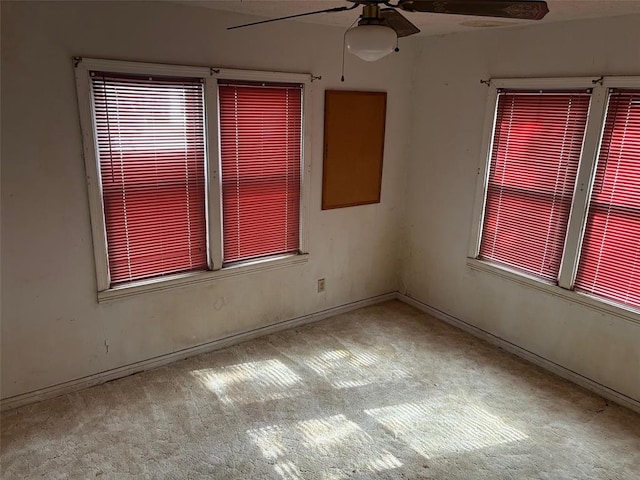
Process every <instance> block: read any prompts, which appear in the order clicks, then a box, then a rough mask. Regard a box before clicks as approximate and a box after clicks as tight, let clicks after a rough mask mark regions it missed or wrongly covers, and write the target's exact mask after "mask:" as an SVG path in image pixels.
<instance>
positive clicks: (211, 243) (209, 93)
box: [74, 57, 312, 302]
mask: <svg viewBox="0 0 640 480" xmlns="http://www.w3.org/2000/svg"><path fill="white" fill-rule="evenodd" d="M74 67H75V68H74V70H75V79H76V92H77V97H78V111H79V116H80V127H81V133H82V144H83V157H84V163H85V174H86V180H87V189H88V196H89V211H90V219H91V234H92V243H93V254H94V261H95V268H96V271H95V273H96V287H97V299H98V302H102V301H106V300H112V299H116V298H122V297H128V296H131V295H137V294H140V293H145V292H150V291H158V290H164V289H167V288H173V287H178V286H184V285H189V284H194V283H201V282H205V281H212V280H215V279H220V278H226V277H230V276H234V275H239V274H244V273H249V272H255V271H262V270H268V269H271V268H282V267H284V266H289V265H296V264H300V263H305V262H307V261H308V235H309V234H308V229H309V214H308V204H309V195H310V189H311V179H310V176H311V161H310V151H311V149H310V148H309V146H310V145H311V144H310V142H311V129H310V128H309V125H308V124H309V122H310V121H311V98H312V92H311V90H312V81H311V75H310V74H309V73H288V72H274V71H259V70H238V69H229V68H218V67H203V66H186V65H169V64H158V63H143V62H129V61H119V60H107V59H97V58H81V57H74ZM94 70H99V71H107V72H113V73H131V74H144V75H147V74H148V75H168V76H178V77H180V76H184V77H192V78H201V79H202V80H203V82H204V107H205V108H204V110H205V129H206V131H205V139H206V147H205V148H206V163H205V172H206V197H207V198H206V205H205V206H206V221H207V229H206V232H207V260H208V268H209V270H207V271H198V272H186V273H180V274H175V275H167V276H161V277H153V278H150V279H145V280H141V281H137V282H129V283H126V284H123V285H118V286H115V287H112V286H111V285H110V278H109V264H108V254H107V236H106V224H105V217H104V205H103V199H102V184H101V180H100V172H99V167H98V155H97V149H96V146H97V140H96V137H95V135H96V134H95V128H94V119H93V98H92V95H93V94H92V88H91V76H90V72H91V71H94ZM222 79H224V80H250V81H262V82H276V83H277V82H285V83H300V84H302V85H303V90H302V129H303V130H302V139H303V141H302V151H301V152H300V155H301V169H300V172H301V173H300V175H301V178H300V217H301V218H300V247H299V250H300V253H299V254H293V255H275V256H272V257H265V258H260V259H256V260H252V261H247V262H241V263H238V264H234V265H231V266H228V267H224V268H223V267H222V199H221V196H220V192H221V178H220V172H221V168H220V155H219V135H218V131H219V118H218V88H217V86H218V80H222Z"/></svg>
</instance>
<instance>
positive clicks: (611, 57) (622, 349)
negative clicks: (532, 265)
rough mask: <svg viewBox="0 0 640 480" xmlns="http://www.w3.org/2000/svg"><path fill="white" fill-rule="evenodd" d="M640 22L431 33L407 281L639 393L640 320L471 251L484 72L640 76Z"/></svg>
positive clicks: (495, 330) (536, 349)
mask: <svg viewBox="0 0 640 480" xmlns="http://www.w3.org/2000/svg"><path fill="white" fill-rule="evenodd" d="M639 26H640V16H637V15H635V16H626V17H618V18H610V19H603V20H591V21H581V22H573V23H566V24H551V25H547V26H535V27H531V28H527V29H520V30H491V31H481V32H473V33H468V34H467V33H465V34H458V35H450V36H444V37H439V38H424V39H420V47H419V52H418V53H417V56H418V61H417V71H416V73H415V102H414V104H415V105H416V109H415V110H414V112H413V127H412V128H413V130H412V138H411V141H412V150H411V158H410V168H409V172H408V174H409V187H408V188H409V193H408V195H407V204H406V208H407V228H408V236H407V239H408V246H407V252H406V256H405V258H404V269H403V276H402V280H401V286H400V290H401V291H404V292H406V293H407V294H409V295H410V296H412V297H414V298H416V299H418V300H420V301H422V302H424V303H427V304H429V305H431V306H433V307H436V308H438V309H440V310H442V311H444V312H446V313H448V314H450V315H453V316H454V317H457V318H459V319H461V320H464V321H466V322H468V323H470V324H473V325H475V326H477V327H479V328H481V329H484V330H486V331H488V332H490V333H492V334H494V335H497V336H498V337H501V338H503V339H506V340H508V341H510V342H512V343H515V344H516V345H519V346H520V347H523V348H525V349H527V350H529V351H531V352H533V353H535V354H538V355H540V356H542V357H544V358H546V359H548V360H551V361H553V362H555V363H557V364H560V365H562V366H564V367H565V368H568V369H570V370H572V371H574V372H577V373H579V374H581V375H584V376H586V377H588V378H590V379H592V380H595V381H596V382H599V383H601V384H603V385H606V386H608V387H609V388H612V389H614V390H616V391H618V392H620V393H622V394H624V395H627V396H629V397H631V398H633V399H636V400H640V323H634V322H631V321H629V320H625V319H623V318H620V317H617V316H613V315H608V314H604V313H602V312H600V311H597V310H593V309H591V308H589V307H585V306H582V305H579V304H576V303H572V302H570V301H568V300H566V299H563V298H559V297H557V296H554V295H550V294H548V293H543V292H541V291H538V290H534V289H531V288H529V287H526V286H523V285H520V284H518V283H515V282H513V281H510V280H506V279H502V278H500V277H496V276H494V275H491V274H489V273H485V272H480V271H472V270H470V268H468V267H467V266H466V263H465V260H466V255H467V249H468V246H469V238H470V230H471V222H472V211H473V204H474V196H475V191H476V172H477V167H478V162H479V161H480V154H481V152H480V150H481V142H482V135H483V122H484V115H485V108H486V100H487V87H486V86H484V85H482V84H481V83H480V79H488V78H491V77H493V78H500V77H547V76H583V75H584V76H597V77H599V76H600V75H625V74H626V75H640V28H638V27H639ZM634 318H635V320H636V322H640V318H638V316H637V315H636V316H635V317H634Z"/></svg>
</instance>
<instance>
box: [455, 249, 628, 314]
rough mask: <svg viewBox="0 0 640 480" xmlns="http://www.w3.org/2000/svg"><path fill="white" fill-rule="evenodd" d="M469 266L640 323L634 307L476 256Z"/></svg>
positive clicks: (469, 260) (469, 261)
mask: <svg viewBox="0 0 640 480" xmlns="http://www.w3.org/2000/svg"><path fill="white" fill-rule="evenodd" d="M467 267H469V268H470V269H472V270H478V271H482V272H487V273H490V274H492V275H496V276H498V277H502V278H506V279H507V280H511V281H514V282H516V283H519V284H521V285H525V286H527V287H531V288H535V289H536V290H540V291H542V292H545V293H549V294H551V295H555V296H556V297H560V298H564V299H565V300H569V301H571V302H575V303H579V304H581V305H584V306H586V307H589V308H592V309H594V310H598V311H599V312H602V313H606V314H608V315H615V316H617V317H620V318H622V319H624V320H629V321H631V322H634V323H638V324H640V310H637V309H635V308H633V307H628V306H623V305H620V304H616V303H613V302H609V301H607V300H604V299H600V298H596V297H592V296H591V295H587V294H584V293H581V292H575V291H573V290H566V289H564V288H561V287H559V286H557V285H555V284H553V283H549V282H546V281H544V280H541V279H538V278H536V277H533V276H530V275H527V274H525V273H522V272H518V271H516V270H511V269H509V268H506V267H502V266H498V265H493V264H490V263H487V262H483V261H481V260H477V259H475V258H467Z"/></svg>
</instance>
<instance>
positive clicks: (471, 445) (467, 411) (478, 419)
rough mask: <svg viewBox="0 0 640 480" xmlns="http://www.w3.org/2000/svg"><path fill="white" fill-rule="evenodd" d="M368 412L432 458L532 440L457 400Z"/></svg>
mask: <svg viewBox="0 0 640 480" xmlns="http://www.w3.org/2000/svg"><path fill="white" fill-rule="evenodd" d="M365 413H367V414H368V415H371V416H372V417H373V418H375V419H376V421H378V422H379V423H380V424H382V425H383V426H384V427H386V428H387V429H388V430H390V431H391V432H392V433H393V434H394V435H395V436H396V438H399V439H400V440H402V441H404V442H405V443H406V444H407V445H409V446H410V447H411V448H412V449H413V450H415V451H416V452H418V453H419V454H420V455H422V456H424V457H425V458H428V459H429V458H435V457H439V456H442V455H446V454H451V453H460V452H469V451H472V450H478V449H481V448H487V447H493V446H496V445H501V444H505V443H510V442H517V441H521V440H525V439H527V438H528V437H527V435H526V434H524V433H523V432H521V431H519V430H517V429H515V428H513V427H510V426H509V425H507V424H506V423H504V422H503V421H502V420H500V419H499V418H498V417H496V416H495V415H492V414H490V413H489V412H487V411H486V410H484V409H482V408H480V407H479V406H477V405H473V404H465V403H464V402H461V401H460V399H459V398H456V397H445V398H439V399H436V401H433V400H432V401H424V402H419V403H404V404H400V405H393V406H389V407H382V408H374V409H371V410H365Z"/></svg>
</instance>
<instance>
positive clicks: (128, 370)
mask: <svg viewBox="0 0 640 480" xmlns="http://www.w3.org/2000/svg"><path fill="white" fill-rule="evenodd" d="M395 298H396V293H395V292H391V293H386V294H383V295H377V296H375V297H370V298H367V299H364V300H358V301H356V302H351V303H347V304H345V305H341V306H338V307H332V308H328V309H326V310H321V311H318V312H315V313H311V314H309V315H303V316H301V317H296V318H292V319H290V320H285V321H282V322H278V323H274V324H272V325H268V326H265V327H260V328H256V329H253V330H248V331H245V332H241V333H237V334H234V335H229V336H228V337H224V338H221V339H218V340H214V341H211V342H207V343H203V344H200V345H196V346H193V347H189V348H185V349H183V350H179V351H176V352H171V353H167V354H166V355H160V356H158V357H154V358H150V359H147V360H142V361H140V362H135V363H132V364H129V365H125V366H122V367H118V368H114V369H111V370H106V371H104V372H100V373H96V374H93V375H89V376H86V377H82V378H78V379H75V380H70V381H68V382H64V383H60V384H57V385H52V386H50V387H46V388H41V389H39V390H34V391H31V392H27V393H22V394H20V395H15V396H13V397H7V398H4V399H2V400H0V411H5V410H10V409H12V408H17V407H21V406H23V405H27V404H30V403H34V402H39V401H41V400H46V399H49V398H53V397H58V396H60V395H64V394H66V393H71V392H75V391H77V390H81V389H83V388H88V387H92V386H94V385H98V384H101V383H105V382H109V381H111V380H115V379H117V378H122V377H126V376H128V375H132V374H134V373H139V372H143V371H145V370H150V369H152V368H156V367H160V366H162V365H166V364H168V363H172V362H176V361H179V360H184V359H185V358H189V357H193V356H194V355H199V354H201V353H207V352H211V351H213V350H219V349H221V348H224V347H228V346H230V345H234V344H236V343H240V342H246V341H247V340H251V339H253V338H257V337H261V336H263V335H268V334H270V333H274V332H278V331H281V330H286V329H288V328H292V327H297V326H300V325H305V324H308V323H313V322H317V321H320V320H324V319H326V318H329V317H333V316H335V315H339V314H341V313H346V312H350V311H352V310H357V309H358V308H362V307H368V306H370V305H375V304H378V303H381V302H386V301H388V300H394V299H395Z"/></svg>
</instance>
